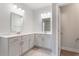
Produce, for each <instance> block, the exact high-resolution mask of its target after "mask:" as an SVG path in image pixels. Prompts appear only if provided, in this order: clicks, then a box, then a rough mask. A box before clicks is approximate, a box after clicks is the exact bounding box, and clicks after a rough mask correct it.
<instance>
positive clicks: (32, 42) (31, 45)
mask: <svg viewBox="0 0 79 59" xmlns="http://www.w3.org/2000/svg"><path fill="white" fill-rule="evenodd" d="M33 46H34V35H33V34H31V35H29V47H30V48H33Z"/></svg>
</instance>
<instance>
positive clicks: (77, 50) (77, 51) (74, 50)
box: [62, 47, 79, 53]
mask: <svg viewBox="0 0 79 59" xmlns="http://www.w3.org/2000/svg"><path fill="white" fill-rule="evenodd" d="M62 49H64V50H68V51H73V52H76V53H79V49H74V48H69V47H62Z"/></svg>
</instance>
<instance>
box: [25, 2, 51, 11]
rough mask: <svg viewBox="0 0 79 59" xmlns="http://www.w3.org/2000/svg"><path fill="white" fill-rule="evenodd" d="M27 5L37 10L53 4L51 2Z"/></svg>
mask: <svg viewBox="0 0 79 59" xmlns="http://www.w3.org/2000/svg"><path fill="white" fill-rule="evenodd" d="M26 5H27V6H28V7H29V8H31V9H32V10H36V9H39V8H43V7H46V6H51V3H27V4H26Z"/></svg>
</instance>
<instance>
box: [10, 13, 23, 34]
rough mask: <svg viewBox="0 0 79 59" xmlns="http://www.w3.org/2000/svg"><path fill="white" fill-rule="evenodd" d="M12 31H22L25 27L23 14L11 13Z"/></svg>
mask: <svg viewBox="0 0 79 59" xmlns="http://www.w3.org/2000/svg"><path fill="white" fill-rule="evenodd" d="M10 23H11V24H10V26H11V32H15V33H20V32H21V31H22V27H23V16H20V15H18V14H15V13H11V22H10Z"/></svg>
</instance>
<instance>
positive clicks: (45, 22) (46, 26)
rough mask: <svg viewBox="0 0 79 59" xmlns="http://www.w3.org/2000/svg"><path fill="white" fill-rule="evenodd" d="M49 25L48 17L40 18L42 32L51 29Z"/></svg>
mask: <svg viewBox="0 0 79 59" xmlns="http://www.w3.org/2000/svg"><path fill="white" fill-rule="evenodd" d="M50 25H51V23H50V18H44V19H42V27H43V32H50V31H51V26H50Z"/></svg>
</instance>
